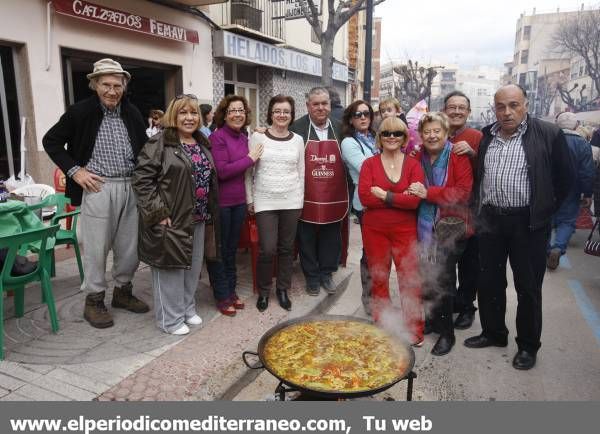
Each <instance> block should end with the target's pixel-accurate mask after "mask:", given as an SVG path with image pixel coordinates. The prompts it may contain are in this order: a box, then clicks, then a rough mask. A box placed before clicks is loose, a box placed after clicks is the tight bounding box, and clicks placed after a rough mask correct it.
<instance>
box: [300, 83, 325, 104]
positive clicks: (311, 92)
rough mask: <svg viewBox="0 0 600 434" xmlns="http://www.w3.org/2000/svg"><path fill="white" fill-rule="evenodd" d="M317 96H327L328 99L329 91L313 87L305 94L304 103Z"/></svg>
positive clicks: (321, 87)
mask: <svg viewBox="0 0 600 434" xmlns="http://www.w3.org/2000/svg"><path fill="white" fill-rule="evenodd" d="M317 95H327V98H329V99H330V97H329V91H328V90H327V89H326V88H324V87H323V86H317V87H313V88H312V89H311V90H309V91H308V93H307V94H306V102H308V101H310V98H311V97H313V96H317Z"/></svg>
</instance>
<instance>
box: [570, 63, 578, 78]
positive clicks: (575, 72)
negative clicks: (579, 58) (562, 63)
mask: <svg viewBox="0 0 600 434" xmlns="http://www.w3.org/2000/svg"><path fill="white" fill-rule="evenodd" d="M576 78H579V67H578V64H577V63H573V64H572V65H571V80H575V79H576Z"/></svg>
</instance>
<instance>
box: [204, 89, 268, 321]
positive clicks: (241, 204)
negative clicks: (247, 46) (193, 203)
mask: <svg viewBox="0 0 600 434" xmlns="http://www.w3.org/2000/svg"><path fill="white" fill-rule="evenodd" d="M214 122H215V124H216V126H217V130H216V131H215V132H214V133H212V134H211V135H210V137H209V140H210V142H211V145H212V155H213V158H214V160H215V166H216V168H217V177H218V179H219V212H220V231H221V261H220V262H217V261H207V268H208V273H209V278H210V284H211V286H212V287H213V291H214V295H215V299H216V301H217V308H218V309H219V311H220V312H221V313H222V314H223V315H227V316H234V315H235V312H236V309H243V308H244V303H242V302H241V301H240V299H239V298H238V296H237V294H236V292H235V288H236V285H237V272H236V266H235V259H236V258H235V256H236V251H237V246H238V243H239V241H240V232H241V229H242V224H243V223H244V219H245V218H246V189H245V185H244V174H245V172H246V169H248V168H249V167H251V166H252V165H253V164H254V163H255V162H256V161H257V160H258V159H259V158H260V156H261V155H262V152H263V147H262V145H260V146H258V147H256V148H254V149H253V150H252V151H249V150H248V134H247V132H246V126H248V125H249V124H250V108H249V106H248V102H247V101H246V99H245V98H244V97H242V96H237V95H228V96H226V97H225V98H223V99H222V100H221V102H220V103H219V105H218V107H217V109H216V110H215V117H214Z"/></svg>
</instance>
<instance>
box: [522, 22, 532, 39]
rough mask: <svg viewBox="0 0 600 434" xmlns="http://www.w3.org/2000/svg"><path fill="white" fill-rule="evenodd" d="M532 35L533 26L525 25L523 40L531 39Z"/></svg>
mask: <svg viewBox="0 0 600 434" xmlns="http://www.w3.org/2000/svg"><path fill="white" fill-rule="evenodd" d="M530 37H531V26H525V27H523V40H524V41H529V38H530Z"/></svg>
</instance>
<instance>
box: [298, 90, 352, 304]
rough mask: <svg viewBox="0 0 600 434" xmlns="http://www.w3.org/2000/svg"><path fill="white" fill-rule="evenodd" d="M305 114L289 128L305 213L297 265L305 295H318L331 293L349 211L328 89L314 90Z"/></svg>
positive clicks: (299, 236) (336, 129)
mask: <svg viewBox="0 0 600 434" xmlns="http://www.w3.org/2000/svg"><path fill="white" fill-rule="evenodd" d="M306 108H307V109H308V115H305V116H303V117H301V118H300V119H298V120H297V121H296V122H294V123H293V124H292V126H291V127H290V131H293V132H295V133H297V134H299V135H301V136H302V138H303V139H304V143H305V147H304V159H305V184H304V185H305V186H304V208H303V210H302V215H301V216H300V222H299V223H298V251H299V254H300V265H301V266H302V271H303V272H304V277H305V278H306V292H307V293H308V294H309V295H315V296H316V295H319V290H320V286H322V287H323V289H325V290H326V291H327V292H328V293H329V294H333V293H335V289H336V288H335V285H334V284H333V280H332V274H333V273H334V272H335V271H336V270H337V267H338V264H339V260H340V255H341V251H342V232H341V226H342V220H343V219H344V217H345V216H346V214H347V212H348V184H347V182H346V169H345V167H344V163H343V161H342V157H341V152H340V146H339V142H338V138H339V137H341V136H340V125H339V124H338V123H337V122H335V121H332V120H330V119H329V114H330V112H331V105H330V100H329V93H328V92H327V89H325V88H322V87H315V88H313V89H311V90H310V92H309V93H308V96H307V100H306Z"/></svg>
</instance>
